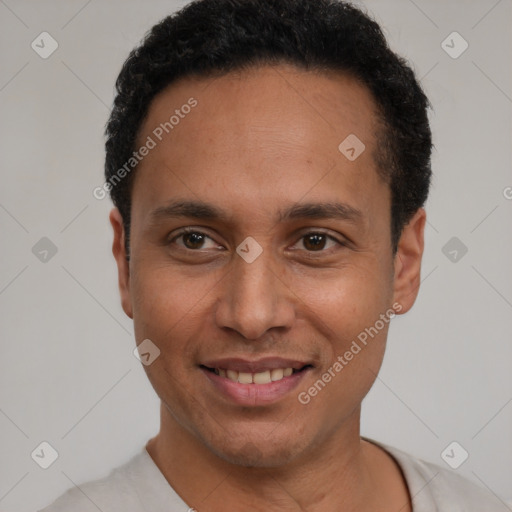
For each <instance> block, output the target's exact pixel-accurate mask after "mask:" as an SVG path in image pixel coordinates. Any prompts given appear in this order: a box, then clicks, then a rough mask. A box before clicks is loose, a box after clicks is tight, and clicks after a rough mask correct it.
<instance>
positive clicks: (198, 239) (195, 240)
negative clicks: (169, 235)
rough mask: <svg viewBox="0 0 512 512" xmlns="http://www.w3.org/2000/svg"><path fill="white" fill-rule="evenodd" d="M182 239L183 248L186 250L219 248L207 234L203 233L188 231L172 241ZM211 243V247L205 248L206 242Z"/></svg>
mask: <svg viewBox="0 0 512 512" xmlns="http://www.w3.org/2000/svg"><path fill="white" fill-rule="evenodd" d="M180 238H181V239H182V244H178V245H182V247H185V249H208V248H213V247H218V245H217V244H215V242H214V241H213V240H212V239H211V238H210V237H209V236H208V235H206V234H204V233H201V231H186V232H183V233H181V234H179V235H178V236H176V237H175V238H174V239H173V240H172V241H173V242H175V241H176V240H179V239H180ZM208 240H209V241H210V244H211V245H210V247H205V243H206V241H208Z"/></svg>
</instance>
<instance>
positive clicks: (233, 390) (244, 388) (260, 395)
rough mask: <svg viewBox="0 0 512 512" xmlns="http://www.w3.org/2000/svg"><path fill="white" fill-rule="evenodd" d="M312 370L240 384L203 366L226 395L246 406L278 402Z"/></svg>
mask: <svg viewBox="0 0 512 512" xmlns="http://www.w3.org/2000/svg"><path fill="white" fill-rule="evenodd" d="M310 370H312V368H306V369H304V370H302V371H300V372H297V373H292V374H291V375H289V376H288V377H283V378H282V379H281V380H278V381H275V382H269V383H268V384H240V382H233V381H232V380H230V379H228V378H227V377H221V376H220V375H217V374H216V373H214V372H211V371H209V370H206V369H205V368H201V371H202V372H203V374H204V375H206V377H207V378H208V379H209V381H210V382H211V383H212V384H213V385H214V386H215V388H216V389H217V390H218V391H220V392H221V394H222V395H223V396H224V397H226V398H228V399H229V400H230V401H232V402H235V403H236V404H239V405H246V406H247V405H251V406H257V405H267V404H271V403H273V402H277V401H278V400H279V399H281V398H282V397H284V396H285V395H287V394H288V393H290V392H291V391H292V390H293V389H294V388H296V387H297V386H298V385H299V383H300V382H301V381H302V380H303V379H304V377H305V376H306V374H307V373H308V372H309V371H310Z"/></svg>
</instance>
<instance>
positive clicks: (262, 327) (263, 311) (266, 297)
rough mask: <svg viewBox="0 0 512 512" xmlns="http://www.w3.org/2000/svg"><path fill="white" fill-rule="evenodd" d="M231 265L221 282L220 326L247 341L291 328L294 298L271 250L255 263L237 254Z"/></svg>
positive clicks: (217, 312)
mask: <svg viewBox="0 0 512 512" xmlns="http://www.w3.org/2000/svg"><path fill="white" fill-rule="evenodd" d="M232 265H233V267H232V269H231V271H230V272H228V274H227V275H226V276H225V277H224V279H223V280H222V281H221V283H219V285H220V292H219V293H220V297H219V300H218V303H217V308H216V311H215V319H216V322H217V325H218V326H219V327H221V328H229V329H232V330H235V331H237V332H238V333H239V334H241V335H242V336H243V337H244V338H245V339H247V340H256V339H260V338H261V337H262V336H264V335H265V333H266V332H267V331H269V330H270V329H273V328H281V329H283V328H290V327H291V325H292V323H293V320H294V318H295V306H294V300H293V297H294V295H293V292H292V291H291V290H290V288H289V287H288V286H287V285H286V283H285V282H284V274H283V272H282V271H280V270H279V268H277V265H275V264H273V262H272V255H271V254H270V251H263V253H262V254H261V255H260V256H259V257H258V258H257V259H256V260H255V261H253V262H252V263H248V262H247V261H245V260H244V259H243V258H241V257H239V256H238V255H236V256H235V260H234V261H233V262H232Z"/></svg>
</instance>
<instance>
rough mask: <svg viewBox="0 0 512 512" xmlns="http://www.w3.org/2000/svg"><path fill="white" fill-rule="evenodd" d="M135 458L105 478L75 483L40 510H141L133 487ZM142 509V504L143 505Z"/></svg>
mask: <svg viewBox="0 0 512 512" xmlns="http://www.w3.org/2000/svg"><path fill="white" fill-rule="evenodd" d="M134 462H135V467H136V461H134V459H131V460H130V461H129V462H128V463H127V464H125V465H123V466H120V467H118V468H115V469H113V470H112V471H111V472H110V473H109V474H108V475H107V476H105V477H104V478H101V479H98V480H94V481H90V482H86V483H83V484H79V485H75V486H73V487H71V488H70V489H68V490H67V491H66V492H65V493H64V494H62V495H61V496H60V497H59V498H57V500H55V501H54V502H53V503H52V504H51V505H49V506H48V507H46V508H44V509H42V510H41V511H40V512H69V511H70V510H73V512H98V510H103V511H112V512H114V511H118V510H119V511H121V510H123V511H126V512H131V511H135V510H137V508H135V507H134V505H133V501H134V498H136V496H134V495H133V489H131V488H130V485H129V481H130V478H129V477H130V471H133V469H134ZM139 508H140V505H139Z"/></svg>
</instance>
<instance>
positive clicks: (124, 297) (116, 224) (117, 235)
mask: <svg viewBox="0 0 512 512" xmlns="http://www.w3.org/2000/svg"><path fill="white" fill-rule="evenodd" d="M109 219H110V224H112V228H113V230H114V240H113V242H112V254H113V255H114V258H115V260H116V263H117V275H118V282H119V293H120V295H121V305H122V307H123V310H124V312H125V313H126V314H127V315H128V316H129V317H130V318H133V311H132V301H131V295H130V265H129V262H128V260H127V259H126V249H125V232H124V224H123V218H122V216H121V213H120V212H119V210H118V209H117V208H114V209H113V210H112V211H111V212H110V215H109Z"/></svg>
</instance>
